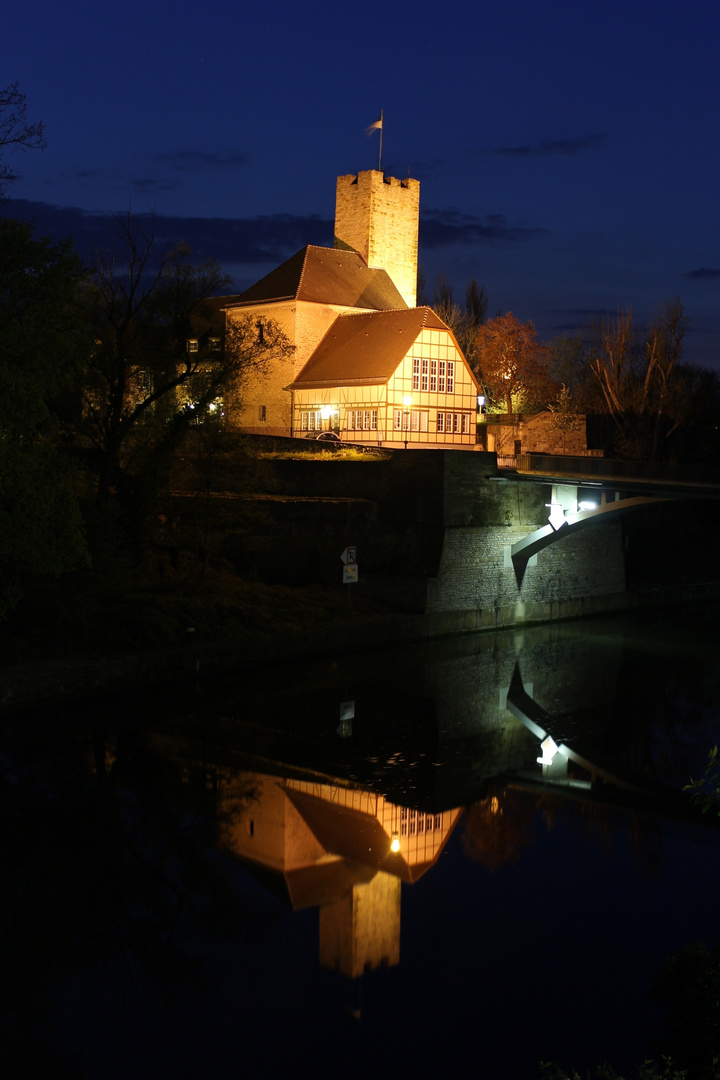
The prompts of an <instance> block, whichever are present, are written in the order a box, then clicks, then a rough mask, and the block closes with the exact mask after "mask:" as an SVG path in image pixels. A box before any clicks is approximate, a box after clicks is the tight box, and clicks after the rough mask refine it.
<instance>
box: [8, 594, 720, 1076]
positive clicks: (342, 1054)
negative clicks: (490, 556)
mask: <svg viewBox="0 0 720 1080" xmlns="http://www.w3.org/2000/svg"><path fill="white" fill-rule="evenodd" d="M719 701H720V632H719V630H718V626H717V623H716V620H715V619H714V618H707V617H706V616H703V617H701V616H700V615H698V614H697V613H695V614H685V615H680V614H675V615H674V616H673V618H672V619H669V618H668V619H666V620H662V619H659V618H657V617H653V618H652V619H650V618H639V617H635V618H622V619H615V618H613V619H603V620H598V621H593V622H587V621H582V622H575V623H566V624H563V625H560V624H558V625H554V626H546V627H539V628H534V629H529V630H525V631H506V632H503V633H500V634H482V635H477V636H472V637H462V638H453V639H447V640H443V641H436V642H433V643H430V644H427V645H422V646H417V647H414V648H408V649H405V650H403V651H398V652H395V653H388V652H383V653H363V654H358V655H354V656H350V657H345V658H343V659H342V660H333V661H322V662H320V661H319V662H317V663H313V664H305V665H303V666H298V667H295V668H293V667H284V668H282V669H278V670H260V671H257V672H255V673H253V674H251V675H248V674H246V673H245V674H243V675H242V676H238V677H237V678H235V679H233V678H225V679H223V680H215V681H213V682H199V683H197V684H194V685H183V686H178V687H169V688H165V689H163V691H162V692H159V691H157V690H155V691H152V692H147V693H142V694H137V693H135V694H134V693H129V694H127V695H116V696H114V697H112V698H107V699H102V700H93V701H89V702H82V703H76V704H72V705H66V706H64V707H62V708H56V709H47V710H40V711H38V712H35V713H25V714H22V715H18V716H14V717H8V718H6V719H4V720H3V721H2V723H1V724H0V794H1V796H2V804H3V829H2V832H3V839H2V841H1V842H0V859H1V861H2V865H1V869H0V873H1V875H2V876H1V878H0V881H1V885H0V897H1V899H2V912H3V920H2V942H3V946H2V954H3V955H2V958H1V964H2V971H3V979H2V987H3V989H2V991H1V992H0V993H1V996H0V1007H1V1010H2V1012H1V1014H0V1015H1V1021H0V1023H1V1026H0V1036H2V1038H1V1040H0V1045H1V1048H0V1066H2V1068H0V1074H2V1075H3V1076H15V1075H17V1076H28V1077H30V1076H44V1075H48V1076H62V1077H65V1076H68V1077H72V1076H78V1077H81V1076H85V1077H89V1078H91V1080H95V1078H102V1080H114V1078H125V1077H134V1078H138V1080H142V1078H145V1077H155V1078H156V1077H174V1078H184V1077H188V1078H190V1077H193V1078H194V1077H202V1078H204V1080H212V1078H215V1077H217V1078H220V1077H223V1078H225V1077H241V1076H244V1075H246V1074H247V1072H248V1071H249V1069H251V1068H252V1070H253V1071H255V1070H262V1071H263V1072H264V1073H266V1074H267V1075H275V1074H278V1073H280V1072H283V1073H284V1072H286V1071H287V1070H290V1069H292V1070H294V1071H295V1072H297V1073H299V1074H300V1075H308V1076H310V1075H312V1076H318V1077H324V1076H331V1075H332V1076H335V1075H337V1074H340V1075H344V1076H351V1077H355V1076H358V1077H359V1076H367V1075H375V1076H381V1077H384V1076H393V1077H402V1076H410V1075H417V1076H432V1075H435V1074H440V1073H443V1074H444V1073H450V1074H451V1075H460V1074H462V1075H465V1074H466V1073H470V1072H472V1074H473V1075H477V1076H481V1077H490V1078H498V1080H505V1078H508V1080H510V1078H513V1080H524V1078H526V1077H527V1078H533V1077H539V1076H540V1068H539V1062H540V1061H541V1060H542V1061H554V1062H557V1063H558V1064H560V1065H561V1066H563V1067H564V1068H565V1069H566V1070H568V1071H570V1070H571V1069H573V1068H574V1069H577V1070H578V1071H579V1072H581V1073H583V1072H584V1070H586V1069H588V1068H590V1067H592V1066H594V1065H597V1064H600V1063H602V1062H604V1061H608V1062H611V1063H612V1064H613V1065H614V1066H615V1067H616V1068H617V1069H618V1070H621V1071H622V1070H623V1069H628V1070H630V1069H632V1068H633V1067H634V1066H637V1065H639V1064H640V1063H641V1062H642V1061H643V1060H644V1058H645V1056H646V1055H647V1054H648V1053H650V1052H653V1050H657V1049H658V1048H662V1047H663V1045H664V1044H663V1042H662V1035H663V1032H664V1031H665V1032H667V1030H668V1021H667V1019H666V1018H664V1014H663V1013H662V1011H661V1010H660V1008H659V1006H658V1004H657V1002H656V1001H655V1000H654V999H653V997H652V993H651V992H652V988H653V986H654V985H655V980H656V979H657V977H658V975H659V973H660V972H661V971H662V969H663V966H664V964H665V961H666V958H667V956H668V955H669V954H673V953H678V952H679V951H680V950H683V949H685V948H687V947H688V946H691V945H693V943H695V942H699V943H701V944H702V945H703V946H705V947H706V948H708V949H710V948H714V947H716V946H717V945H718V944H720V929H719V927H718V918H717V895H718V885H720V859H719V858H718V856H719V854H720V848H719V847H718V842H719V840H720V830H718V828H717V827H716V826H715V824H714V822H715V821H717V820H720V819H717V818H715V819H713V818H711V817H710V816H704V817H703V816H702V815H700V814H699V812H697V811H694V810H693V807H692V806H691V804H690V802H689V799H688V796H687V794H684V793H683V792H682V788H683V786H684V785H685V784H686V783H687V782H688V781H689V779H690V778H691V777H697V776H699V775H701V774H702V773H703V772H704V769H705V763H706V760H707V754H708V751H709V749H710V748H711V747H712V746H714V745H715V744H716V743H717V742H718V741H719V739H718V732H719V731H720V705H719V704H718V702H719ZM548 734H550V735H551V736H552V739H553V740H554V745H555V747H558V746H559V747H560V750H559V752H557V753H555V754H554V756H553V757H552V761H551V762H550V763H547V764H543V763H542V761H539V760H538V759H539V758H542V757H543V749H542V748H541V744H542V743H543V742H544V740H545V739H546V737H547V735H548ZM549 749H550V751H552V750H553V746H552V745H550V747H549ZM546 757H547V754H546ZM394 847H395V848H397V850H393V848H394ZM658 1038H660V1042H657V1039H658Z"/></svg>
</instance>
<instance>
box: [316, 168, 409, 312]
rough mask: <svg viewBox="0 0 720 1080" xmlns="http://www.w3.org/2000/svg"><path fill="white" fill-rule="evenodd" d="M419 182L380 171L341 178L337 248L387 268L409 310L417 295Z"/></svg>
mask: <svg viewBox="0 0 720 1080" xmlns="http://www.w3.org/2000/svg"><path fill="white" fill-rule="evenodd" d="M419 220H420V182H419V181H418V180H412V179H410V178H409V177H408V179H407V180H397V179H396V178H395V177H390V176H385V174H384V173H382V172H378V171H377V170H374V169H373V170H368V171H367V172H360V173H357V175H353V174H350V175H349V176H339V177H338V180H337V188H336V194H335V247H336V248H352V250H353V251H357V252H358V253H359V254H360V255H362V257H363V259H364V260H365V262H366V263H367V264H368V266H373V267H382V269H383V270H386V271H387V272H388V274H389V275H390V277H391V278H392V280H393V281H394V282H395V285H396V286H397V288H398V289H399V291H400V293H401V295H402V298H403V300H404V301H405V303H406V304H407V306H408V307H415V303H416V295H417V263H418V223H419Z"/></svg>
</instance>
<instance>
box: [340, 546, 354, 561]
mask: <svg viewBox="0 0 720 1080" xmlns="http://www.w3.org/2000/svg"><path fill="white" fill-rule="evenodd" d="M340 558H341V559H342V561H343V562H344V563H345V565H346V566H355V564H356V563H357V548H356V547H355V546H354V545H353V546H351V547H346V548H345V550H344V551H343V553H342V555H341V556H340Z"/></svg>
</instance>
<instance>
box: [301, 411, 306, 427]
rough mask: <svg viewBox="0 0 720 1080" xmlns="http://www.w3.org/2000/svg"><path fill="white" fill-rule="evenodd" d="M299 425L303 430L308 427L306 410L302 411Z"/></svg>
mask: <svg viewBox="0 0 720 1080" xmlns="http://www.w3.org/2000/svg"><path fill="white" fill-rule="evenodd" d="M301 427H302V430H303V431H307V429H308V414H307V413H306V412H304V413H302V419H301Z"/></svg>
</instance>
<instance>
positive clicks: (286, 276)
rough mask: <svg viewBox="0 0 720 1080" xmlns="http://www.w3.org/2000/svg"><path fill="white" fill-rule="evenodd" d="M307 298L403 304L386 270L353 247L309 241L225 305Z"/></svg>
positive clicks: (386, 306) (384, 307) (381, 306)
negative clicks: (372, 265)
mask: <svg viewBox="0 0 720 1080" xmlns="http://www.w3.org/2000/svg"><path fill="white" fill-rule="evenodd" d="M277 300H306V301H309V302H312V303H316V304H336V305H338V306H340V307H356V308H366V309H367V308H370V309H374V310H376V311H388V310H391V309H394V308H404V307H406V304H405V301H404V300H403V298H402V296H401V295H400V293H399V292H398V290H397V288H396V287H395V285H394V284H393V282H392V280H391V278H390V277H389V275H388V274H387V272H386V271H385V270H372V269H371V268H370V267H369V266H368V265H367V263H366V262H365V260H364V259H363V258H362V256H361V255H358V253H357V252H356V251H343V250H341V249H335V248H324V247H316V246H314V245H312V244H309V245H308V246H307V247H304V248H302V249H301V250H300V251H298V252H297V253H296V254H295V255H293V256H292V258H290V259H288V260H287V262H284V263H283V264H282V266H278V267H277V269H275V270H272V271H271V272H270V273H269V274H267V276H266V277H264V278H262V279H261V280H260V281H258V282H256V283H255V285H252V286H251V287H250V288H249V289H247V290H246V291H245V292H244V293H240V295H238V296H232V297H227V306H228V307H244V306H246V305H249V304H261V303H270V302H271V301H277Z"/></svg>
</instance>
